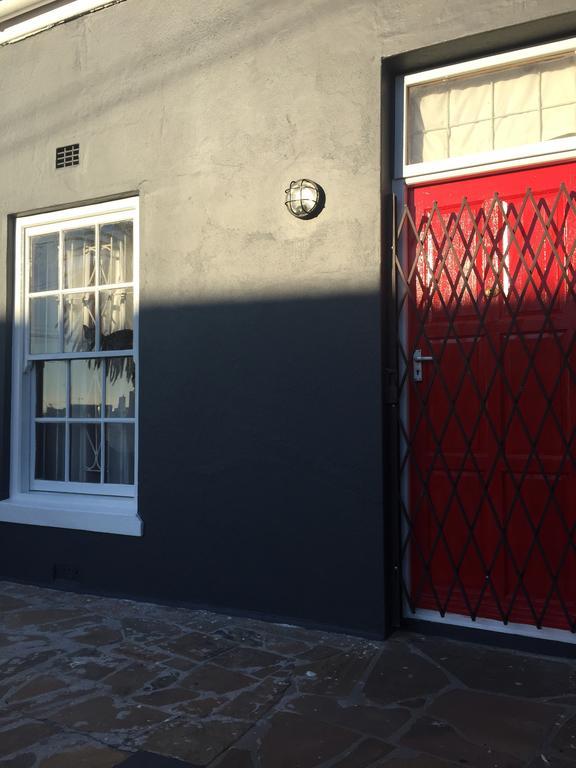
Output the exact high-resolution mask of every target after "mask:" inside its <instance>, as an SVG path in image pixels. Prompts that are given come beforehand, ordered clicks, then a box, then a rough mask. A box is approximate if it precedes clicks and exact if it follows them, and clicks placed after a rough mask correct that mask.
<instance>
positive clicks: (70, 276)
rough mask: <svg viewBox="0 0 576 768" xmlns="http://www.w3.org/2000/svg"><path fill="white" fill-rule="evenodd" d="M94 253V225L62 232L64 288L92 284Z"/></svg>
mask: <svg viewBox="0 0 576 768" xmlns="http://www.w3.org/2000/svg"><path fill="white" fill-rule="evenodd" d="M95 255H96V241H95V230H94V227H84V228H83V229H72V230H68V231H67V232H65V233H64V288H84V287H85V286H88V285H94V278H95Z"/></svg>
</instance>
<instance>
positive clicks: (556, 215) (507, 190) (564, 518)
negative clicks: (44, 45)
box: [387, 163, 576, 632]
mask: <svg viewBox="0 0 576 768" xmlns="http://www.w3.org/2000/svg"><path fill="white" fill-rule="evenodd" d="M575 190H576V164H574V163H570V164H566V163H564V164H562V165H551V166H547V167H539V168H532V169H529V170H521V171H513V172H510V171H508V172H507V173H500V174H493V175H488V176H483V177H478V178H469V179H466V180H459V181H449V182H441V183H437V184H428V185H426V186H416V187H413V188H412V189H410V190H408V192H407V201H406V204H405V205H404V206H398V205H397V206H396V211H395V217H394V218H395V227H394V229H395V231H394V242H393V244H392V246H393V247H392V259H391V267H392V270H391V274H389V275H387V277H388V281H389V286H390V288H391V291H390V296H391V297H393V298H394V306H395V310H396V314H395V317H394V318H393V320H394V321H395V322H394V323H393V325H395V326H396V328H395V334H394V335H395V339H396V342H395V345H396V348H395V350H394V353H393V357H395V363H396V370H397V384H398V390H397V392H398V397H397V403H398V417H397V421H396V423H397V426H398V430H397V431H398V441H399V446H398V453H397V483H398V485H397V492H398V506H399V510H400V512H399V518H400V525H399V530H398V531H397V551H396V560H397V562H396V567H397V572H398V577H399V578H398V593H399V594H400V595H401V598H400V600H401V602H402V605H403V613H404V616H406V617H414V616H416V617H423V618H433V617H437V618H438V617H445V616H448V617H450V616H454V617H458V618H461V617H467V618H468V619H473V620H476V619H479V618H483V619H492V620H497V621H499V622H504V623H505V624H520V625H532V626H536V627H538V628H542V627H547V628H554V629H561V630H569V631H571V632H575V631H576V471H575V470H576V467H575V463H576V457H575V456H576V446H575V439H574V435H575V424H576V351H575V336H576V301H575V298H576V287H575V285H576V192H575Z"/></svg>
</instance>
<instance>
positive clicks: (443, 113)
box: [407, 53, 576, 164]
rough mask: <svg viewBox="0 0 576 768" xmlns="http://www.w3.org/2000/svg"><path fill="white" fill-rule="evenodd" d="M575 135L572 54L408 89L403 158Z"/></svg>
mask: <svg viewBox="0 0 576 768" xmlns="http://www.w3.org/2000/svg"><path fill="white" fill-rule="evenodd" d="M573 135H576V55H574V54H573V53H570V54H565V55H562V56H558V57H556V58H553V59H547V60H539V61H532V62H530V63H528V64H523V65H521V66H512V67H510V66H508V67H506V68H503V69H499V70H488V71H484V72H482V73H479V74H474V75H465V76H461V77H453V78H450V79H445V80H442V81H438V82H435V83H426V84H422V85H413V86H411V87H410V88H409V89H408V125H407V139H408V142H407V143H408V146H407V155H408V157H407V159H408V163H410V164H412V163H423V162H434V161H438V160H447V159H450V158H454V157H462V156H465V155H475V154H479V153H484V152H490V151H493V150H499V149H507V148H511V147H518V146H522V145H526V144H535V143H539V142H545V141H550V140H552V139H559V138H563V137H566V136H573Z"/></svg>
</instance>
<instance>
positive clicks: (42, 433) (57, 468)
mask: <svg viewBox="0 0 576 768" xmlns="http://www.w3.org/2000/svg"><path fill="white" fill-rule="evenodd" d="M65 443H66V425H65V424H36V471H35V477H36V479H37V480H64V455H65V451H66V447H65Z"/></svg>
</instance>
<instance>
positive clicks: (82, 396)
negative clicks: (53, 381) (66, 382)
mask: <svg viewBox="0 0 576 768" xmlns="http://www.w3.org/2000/svg"><path fill="white" fill-rule="evenodd" d="M103 362H104V361H103V360H72V361H71V362H70V416H71V417H73V418H85V419H97V418H99V416H100V413H101V411H102V364H103Z"/></svg>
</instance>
